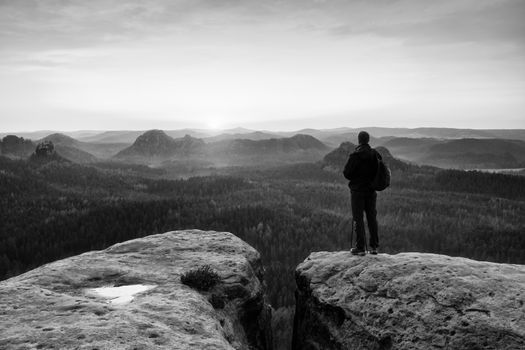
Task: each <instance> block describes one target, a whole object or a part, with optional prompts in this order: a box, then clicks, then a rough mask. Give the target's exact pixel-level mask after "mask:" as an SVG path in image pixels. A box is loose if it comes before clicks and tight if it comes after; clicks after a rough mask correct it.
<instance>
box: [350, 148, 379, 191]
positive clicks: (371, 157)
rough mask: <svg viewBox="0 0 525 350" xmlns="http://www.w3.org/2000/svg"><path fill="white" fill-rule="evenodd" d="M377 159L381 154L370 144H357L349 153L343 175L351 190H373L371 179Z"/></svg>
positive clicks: (372, 178) (375, 168)
mask: <svg viewBox="0 0 525 350" xmlns="http://www.w3.org/2000/svg"><path fill="white" fill-rule="evenodd" d="M377 159H381V155H380V154H379V153H378V152H377V151H376V150H375V149H373V148H371V147H370V145H359V146H357V147H356V149H355V151H354V152H353V153H352V154H350V156H349V157H348V161H347V162H346V165H345V170H344V171H343V175H344V176H345V178H346V179H348V180H349V182H348V187H350V189H351V190H352V191H355V192H374V189H373V188H372V181H373V180H374V177H375V175H376V172H377V165H378V164H377V163H378V162H377Z"/></svg>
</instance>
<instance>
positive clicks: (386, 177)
mask: <svg viewBox="0 0 525 350" xmlns="http://www.w3.org/2000/svg"><path fill="white" fill-rule="evenodd" d="M376 156H377V172H376V175H375V176H374V179H373V180H372V188H373V189H374V190H375V191H383V190H384V189H385V188H387V187H388V186H390V169H388V167H387V166H386V164H385V163H384V162H383V160H382V159H381V157H380V156H379V154H376Z"/></svg>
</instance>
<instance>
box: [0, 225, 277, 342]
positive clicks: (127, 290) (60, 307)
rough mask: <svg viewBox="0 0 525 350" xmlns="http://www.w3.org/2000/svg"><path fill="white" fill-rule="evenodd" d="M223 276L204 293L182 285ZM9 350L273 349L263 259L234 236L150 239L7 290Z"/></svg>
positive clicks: (25, 278)
mask: <svg viewBox="0 0 525 350" xmlns="http://www.w3.org/2000/svg"><path fill="white" fill-rule="evenodd" d="M203 264H209V265H210V266H211V267H212V268H213V270H214V271H215V272H216V273H217V274H218V275H219V282H218V283H217V284H216V285H215V286H214V287H213V288H211V289H210V290H208V291H206V292H204V291H199V290H196V289H194V288H192V287H189V286H188V285H185V284H182V282H181V276H182V275H183V274H185V273H187V272H188V271H191V270H194V269H196V268H198V267H200V266H202V265H203ZM0 316H1V317H0V329H1V330H2V331H1V332H0V349H28V348H55V349H57V348H58V349H76V348H86V349H95V348H97V349H170V350H172V349H181V350H191V349H195V350H201V349H225V350H234V349H238V350H241V349H243V350H244V349H256V350H268V349H271V326H270V319H271V308H270V307H269V305H268V304H267V303H266V301H265V295H264V282H263V267H262V264H261V261H260V256H259V253H258V252H257V251H256V250H255V249H253V248H252V247H250V246H249V245H248V244H246V243H244V242H243V241H242V240H241V239H239V238H237V237H236V236H234V235H233V234H231V233H227V232H214V231H199V230H185V231H173V232H167V233H164V234H158V235H153V236H148V237H144V238H140V239H135V240H131V241H127V242H123V243H119V244H116V245H114V246H112V247H109V248H108V249H106V250H102V251H94V252H88V253H85V254H82V255H78V256H74V257H71V258H68V259H64V260H60V261H56V262H53V263H51V264H47V265H44V266H42V267H39V268H37V269H35V270H32V271H29V272H27V273H24V274H22V275H19V276H16V277H13V278H11V279H8V280H5V281H2V282H0Z"/></svg>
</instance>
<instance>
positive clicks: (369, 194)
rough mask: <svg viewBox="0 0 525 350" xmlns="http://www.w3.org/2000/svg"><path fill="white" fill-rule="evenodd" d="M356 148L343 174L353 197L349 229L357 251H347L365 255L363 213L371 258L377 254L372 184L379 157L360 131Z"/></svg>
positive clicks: (374, 197) (363, 132) (374, 194)
mask: <svg viewBox="0 0 525 350" xmlns="http://www.w3.org/2000/svg"><path fill="white" fill-rule="evenodd" d="M357 138H358V141H359V146H357V147H356V149H355V151H354V152H353V153H352V154H350V156H349V157H348V161H347V162H346V165H345V169H344V171H343V174H344V176H345V178H347V179H348V180H349V182H348V187H350V192H351V196H352V216H353V221H352V225H355V226H354V227H355V232H356V236H357V239H356V247H355V248H352V249H351V250H350V251H351V252H352V254H354V255H365V253H366V252H365V223H364V220H363V212H365V213H366V221H367V223H368V231H369V232H370V254H377V248H378V247H379V238H378V235H377V218H376V215H377V211H376V198H377V193H376V191H375V190H374V189H373V188H372V181H373V179H374V177H375V175H376V172H377V169H378V159H381V155H380V154H379V153H377V151H376V150H375V149H373V148H371V147H370V145H369V144H368V142H369V141H370V135H369V134H368V133H367V132H366V131H361V132H360V133H359V135H358V136H357Z"/></svg>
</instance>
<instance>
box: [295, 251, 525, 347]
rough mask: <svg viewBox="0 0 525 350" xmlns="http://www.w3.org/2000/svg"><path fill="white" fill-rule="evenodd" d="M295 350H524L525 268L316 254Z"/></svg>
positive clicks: (303, 276) (302, 268) (300, 305)
mask: <svg viewBox="0 0 525 350" xmlns="http://www.w3.org/2000/svg"><path fill="white" fill-rule="evenodd" d="M296 281H297V288H298V289H297V295H296V300H297V307H296V315H295V324H294V339H293V349H295V350H299V349H300V350H310V349H323V350H330V349H404V350H408V349H425V350H426V349H498V350H500V349H513V350H514V349H525V306H524V302H525V266H524V265H508V264H495V263H488V262H480V261H473V260H469V259H464V258H452V257H448V256H443V255H435V254H420V253H403V254H397V255H385V254H380V255H377V256H372V255H367V256H366V257H355V256H352V255H350V253H349V252H317V253H312V254H311V255H310V256H309V257H308V258H307V259H306V260H305V261H304V262H303V263H301V264H300V265H299V266H298V267H297V270H296Z"/></svg>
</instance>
